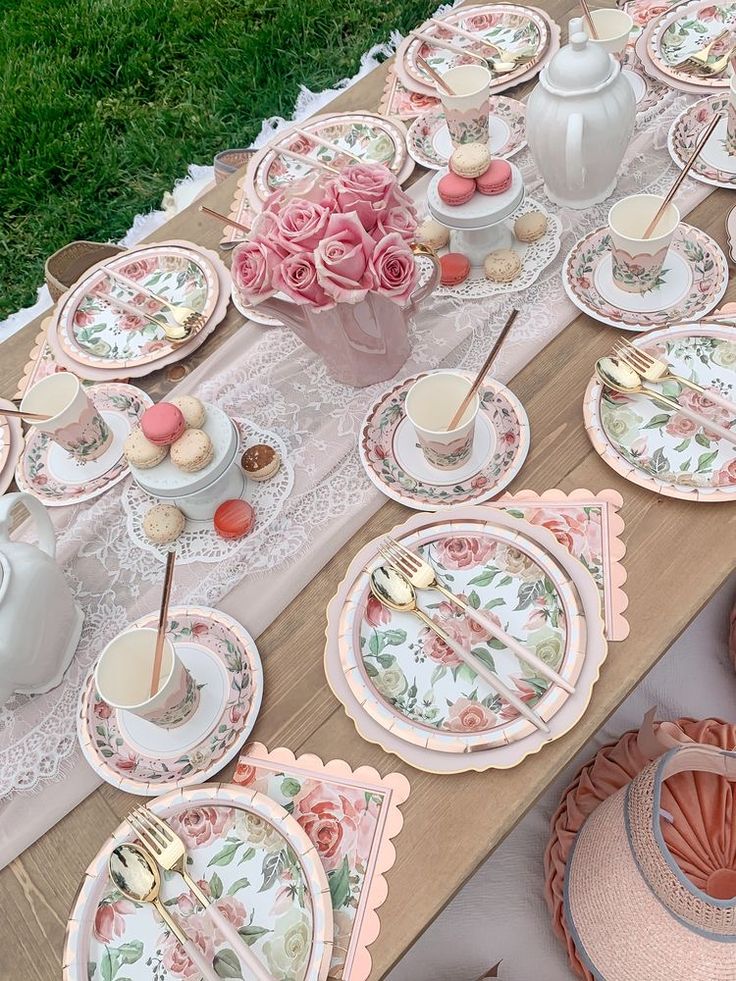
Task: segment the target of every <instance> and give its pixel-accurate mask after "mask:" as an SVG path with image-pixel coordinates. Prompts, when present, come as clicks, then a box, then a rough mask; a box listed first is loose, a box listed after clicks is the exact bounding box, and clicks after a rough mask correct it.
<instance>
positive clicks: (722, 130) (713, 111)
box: [667, 95, 736, 188]
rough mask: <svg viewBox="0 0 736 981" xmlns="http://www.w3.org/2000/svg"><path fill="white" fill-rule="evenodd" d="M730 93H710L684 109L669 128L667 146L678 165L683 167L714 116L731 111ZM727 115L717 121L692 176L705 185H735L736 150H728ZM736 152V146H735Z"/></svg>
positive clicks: (693, 168) (691, 171)
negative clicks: (729, 108) (729, 109)
mask: <svg viewBox="0 0 736 981" xmlns="http://www.w3.org/2000/svg"><path fill="white" fill-rule="evenodd" d="M728 106H729V98H728V96H727V95H708V96H706V97H705V98H704V99H700V100H699V101H698V102H696V103H695V104H694V105H691V106H688V107H687V109H684V110H683V111H682V112H681V113H680V115H679V116H678V117H677V119H676V120H675V121H674V123H673V124H672V126H671V127H670V132H669V136H668V137H667V146H668V147H669V151H670V156H671V157H672V159H673V160H674V161H675V163H676V164H677V166H678V167H680V168H683V167H684V166H685V164H686V163H687V161H688V160H689V158H690V157H691V156H692V153H693V150H694V149H695V146H696V144H697V142H698V140H699V139H700V135H701V133H702V132H703V130H704V129H705V127H706V126H707V125H708V123H709V122H710V121H711V119H712V118H713V116H717V115H723V114H724V113H726V112H727V111H728ZM727 128H728V123H727V121H726V118H725V116H724V118H723V119H722V120H721V122H720V123H718V124H717V126H716V128H715V130H714V132H713V133H711V135H710V137H709V139H708V142H707V143H706V144H705V146H704V147H703V149H702V150H701V151H700V153H699V154H698V157H697V158H696V160H695V163H694V164H693V166H692V167H691V169H690V173H689V176H690V177H692V178H694V179H695V180H696V181H700V182H701V183H702V184H712V185H713V186H715V187H730V188H733V187H736V152H734V153H729V152H728V150H727V148H726V147H727V140H726V130H727ZM734 151H736V145H735V146H734Z"/></svg>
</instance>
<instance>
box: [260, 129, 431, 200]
mask: <svg viewBox="0 0 736 981" xmlns="http://www.w3.org/2000/svg"><path fill="white" fill-rule="evenodd" d="M299 129H301V130H303V131H304V132H306V133H313V134H314V135H315V136H318V137H320V138H321V139H322V140H326V141H327V142H328V143H331V144H333V146H334V149H328V148H327V147H323V146H321V145H319V144H316V143H313V142H312V141H310V140H309V139H308V138H307V137H306V136H300V134H299V133H297V132H296V130H295V128H294V127H289V128H288V129H285V130H283V131H282V132H281V133H279V134H278V135H277V136H276V137H274V139H273V140H272V141H271V142H270V143H269V144H268V146H266V147H264V148H263V149H262V150H261V151H260V152H259V153H257V154H256V155H255V156H254V157H253V159H252V160H251V162H250V164H249V165H248V170H247V171H246V175H245V185H244V186H245V191H246V194H247V195H248V199H249V201H250V203H251V205H252V206H253V207H254V208H255V210H256V211H260V210H261V208H262V207H263V202H264V201H265V200H266V198H268V197H269V196H270V195H271V194H273V193H274V191H280V190H282V189H283V188H284V187H287V186H288V185H289V184H291V183H293V181H296V180H300V179H301V178H302V177H306V175H307V174H308V173H310V172H311V168H310V167H309V166H308V165H307V164H306V163H302V162H301V161H299V160H294V159H293V158H291V157H286V156H283V155H279V154H278V152H277V150H276V148H277V147H279V146H282V147H284V148H286V149H287V150H293V151H294V152H295V153H301V154H304V155H305V156H307V157H313V158H314V159H315V160H319V161H321V162H322V163H326V164H329V165H331V166H334V167H337V168H338V169H339V168H340V167H345V166H346V165H347V164H349V163H351V162H352V159H351V157H348V156H346V155H345V154H341V153H340V148H343V149H345V150H349V151H350V153H351V154H354V155H355V156H358V157H360V158H361V160H362V161H363V162H364V163H369V164H371V163H373V164H378V163H380V164H384V165H385V166H386V167H388V168H389V170H391V171H393V173H394V174H395V175H396V177H397V179H398V180H399V182H403V181H405V180H406V178H407V177H408V176H409V174H411V172H412V170H413V169H414V161H413V160H412V158H411V157H410V156H409V154H408V153H407V150H406V129H405V127H404V125H403V123H401V122H399V121H398V120H397V119H386V118H385V117H384V116H379V115H378V114H377V113H372V112H334V113H329V114H327V115H323V116H312V117H311V118H310V119H306V120H304V122H303V123H300V124H299Z"/></svg>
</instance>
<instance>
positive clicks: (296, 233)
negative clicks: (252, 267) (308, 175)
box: [277, 198, 330, 252]
mask: <svg viewBox="0 0 736 981" xmlns="http://www.w3.org/2000/svg"><path fill="white" fill-rule="evenodd" d="M329 220H330V212H329V211H328V210H327V208H323V207H322V205H320V204H314V203H313V202H312V201H306V200H303V199H300V198H295V199H294V200H292V201H289V202H287V204H286V205H285V206H284V207H283V208H282V209H281V211H279V214H278V221H277V228H278V232H277V235H278V242H279V244H280V245H281V246H283V248H284V249H285V250H286V251H287V252H302V251H306V252H312V251H313V250H314V249H316V248H317V245H318V243H319V242H320V241H321V240H322V238H323V237H324V235H325V231H326V230H327V223H328V221H329Z"/></svg>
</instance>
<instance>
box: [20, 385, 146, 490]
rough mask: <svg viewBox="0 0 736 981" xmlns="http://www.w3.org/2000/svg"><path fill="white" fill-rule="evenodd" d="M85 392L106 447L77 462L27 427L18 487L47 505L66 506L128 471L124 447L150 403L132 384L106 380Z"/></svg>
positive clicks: (104, 488) (43, 434) (70, 455)
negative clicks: (105, 434) (102, 426)
mask: <svg viewBox="0 0 736 981" xmlns="http://www.w3.org/2000/svg"><path fill="white" fill-rule="evenodd" d="M86 392H87V395H89V398H90V400H91V401H92V402H93V403H94V405H95V408H96V409H97V411H98V412H99V413H100V415H101V416H102V418H103V419H104V420H105V422H106V423H107V426H108V428H109V429H110V432H111V433H112V442H111V443H110V446H109V447H108V448H107V449H106V450H105V451H104V452H103V453H101V454H100V455H99V456H98V457H97V458H95V459H85V460H82V461H80V460H77V459H76V458H75V457H74V456H72V454H71V453H69V452H68V450H65V449H63V448H62V447H61V446H59V445H58V444H57V443H55V442H54V441H53V440H52V438H51V436H50V435H49V434H48V433H45V432H42V431H41V430H40V429H35V428H33V427H31V428H30V429H29V430H28V432H27V434H26V437H25V442H24V445H23V448H22V449H21V451H20V455H19V457H18V462H17V464H16V467H15V480H16V483H17V484H18V489H19V490H22V491H27V492H28V493H29V494H33V496H34V497H37V498H38V499H39V501H41V503H42V504H45V505H46V507H65V506H66V505H69V504H80V503H82V502H83V501H91V500H92V499H93V498H95V497H99V495H100V494H103V493H104V492H105V491H106V490H108V489H109V488H110V487H112V486H114V485H115V484H117V483H118V482H119V481H121V480H122V479H123V478H124V477H126V476H127V475H128V473H129V464H128V461H127V459H126V454H125V447H126V444H127V441H128V439H129V438H130V435H131V433H132V432H134V431H135V430H136V429H137V428H138V426H139V423H140V420H141V418H142V416H143V414H144V412H146V411H147V409H148V408H149V407H150V406H151V399H150V398H149V397H148V395H146V393H145V392H142V391H141V390H140V389H139V388H136V387H135V386H134V385H126V384H123V383H122V382H105V383H102V384H99V385H90V386H89V387H88V388H87V389H86Z"/></svg>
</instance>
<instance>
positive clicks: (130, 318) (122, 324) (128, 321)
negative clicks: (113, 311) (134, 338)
mask: <svg viewBox="0 0 736 981" xmlns="http://www.w3.org/2000/svg"><path fill="white" fill-rule="evenodd" d="M147 323H148V321H147V320H143V318H142V317H136V316H135V315H134V314H132V313H124V314H122V316H120V317H118V321H117V325H118V327H119V328H120V330H123V331H125V332H126V333H128V332H132V331H135V330H143V328H144V327H145V326H146V324H147Z"/></svg>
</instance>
